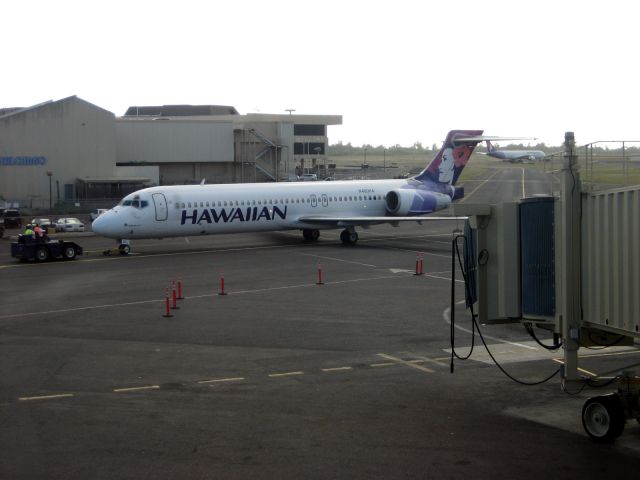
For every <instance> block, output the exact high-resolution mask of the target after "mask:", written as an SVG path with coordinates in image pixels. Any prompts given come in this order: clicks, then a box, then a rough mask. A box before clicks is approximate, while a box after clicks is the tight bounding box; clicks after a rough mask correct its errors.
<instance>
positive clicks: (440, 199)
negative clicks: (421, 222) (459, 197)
mask: <svg viewBox="0 0 640 480" xmlns="http://www.w3.org/2000/svg"><path fill="white" fill-rule="evenodd" d="M386 203H387V205H386V207H387V212H388V213H389V214H391V215H394V216H398V217H403V216H411V215H423V214H425V213H431V212H435V211H436V210H442V209H443V208H447V207H448V206H449V204H450V203H451V197H450V196H449V195H445V194H444V193H438V192H432V191H427V190H413V189H397V190H391V191H389V192H387V196H386Z"/></svg>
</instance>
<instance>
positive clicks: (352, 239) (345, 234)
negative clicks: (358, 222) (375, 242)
mask: <svg viewBox="0 0 640 480" xmlns="http://www.w3.org/2000/svg"><path fill="white" fill-rule="evenodd" d="M340 240H341V241H342V243H343V244H345V245H353V244H355V243H356V242H357V241H358V232H356V231H355V230H354V231H352V232H350V231H349V230H343V231H342V232H341V233H340Z"/></svg>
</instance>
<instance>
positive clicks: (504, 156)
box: [485, 140, 547, 162]
mask: <svg viewBox="0 0 640 480" xmlns="http://www.w3.org/2000/svg"><path fill="white" fill-rule="evenodd" d="M486 142H487V153H486V154H485V155H488V156H490V157H493V158H499V159H501V160H506V161H509V162H522V161H524V160H531V161H533V160H542V159H543V158H544V157H546V156H547V154H546V153H544V152H543V151H542V150H498V149H496V147H494V146H493V145H491V140H486Z"/></svg>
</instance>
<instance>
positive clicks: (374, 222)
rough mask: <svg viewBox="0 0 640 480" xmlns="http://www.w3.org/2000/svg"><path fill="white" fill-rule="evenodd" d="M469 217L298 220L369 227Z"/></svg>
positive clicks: (313, 218)
mask: <svg viewBox="0 0 640 480" xmlns="http://www.w3.org/2000/svg"><path fill="white" fill-rule="evenodd" d="M468 218H469V217H450V216H446V217H422V216H415V217H320V216H317V217H316V216H307V217H300V218H298V222H300V223H306V224H309V225H310V226H324V227H326V226H329V225H331V226H335V227H336V228H338V227H357V226H363V227H367V226H369V225H380V224H383V223H389V224H391V225H393V226H397V225H398V224H399V223H400V222H418V224H420V225H422V222H427V221H433V220H467V219H468Z"/></svg>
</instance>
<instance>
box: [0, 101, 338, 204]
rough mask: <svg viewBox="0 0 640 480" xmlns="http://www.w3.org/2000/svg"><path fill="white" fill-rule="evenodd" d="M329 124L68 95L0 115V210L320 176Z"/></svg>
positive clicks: (325, 169)
mask: <svg viewBox="0 0 640 480" xmlns="http://www.w3.org/2000/svg"><path fill="white" fill-rule="evenodd" d="M340 124H342V117H341V116H339V115H295V114H282V115H279V114H259V113H249V114H246V115H241V114H240V113H238V111H237V110H236V109H235V108H234V107H232V106H223V105H164V106H132V107H129V108H128V110H127V111H126V113H125V114H124V115H123V116H121V117H116V116H115V115H114V114H113V113H111V112H109V111H107V110H104V109H102V108H100V107H99V106H96V105H94V104H92V103H90V102H87V101H85V100H83V99H81V98H78V97H76V96H72V97H68V98H64V99H61V100H57V101H49V102H44V103H40V104H37V105H34V106H31V107H27V108H0V207H1V206H2V205H3V204H4V205H5V206H15V207H23V208H34V209H35V208H50V207H52V206H54V205H58V204H61V203H73V204H77V203H79V204H81V205H82V204H84V205H88V204H90V205H92V206H106V207H110V206H112V205H113V203H114V201H117V200H119V199H120V198H122V197H123V196H124V195H126V194H128V193H130V192H132V191H135V190H138V189H140V188H144V187H145V186H152V185H174V184H190V183H200V182H201V181H203V180H205V181H206V182H207V183H233V182H272V181H283V180H291V179H295V178H296V177H297V176H299V175H301V174H302V173H308V172H313V173H318V174H319V177H323V176H327V175H329V174H330V167H331V165H329V164H327V156H326V152H327V146H328V136H327V127H328V126H329V125H340Z"/></svg>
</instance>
